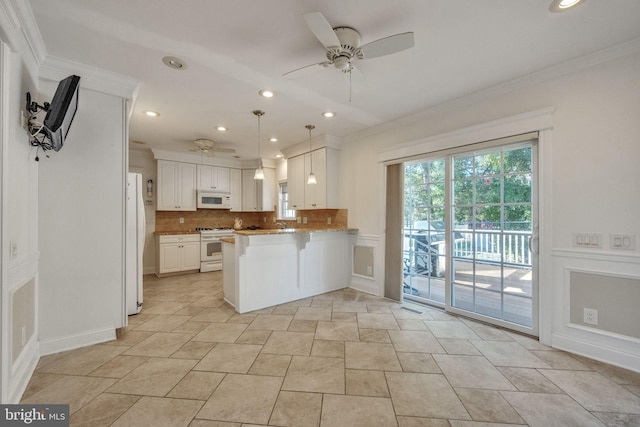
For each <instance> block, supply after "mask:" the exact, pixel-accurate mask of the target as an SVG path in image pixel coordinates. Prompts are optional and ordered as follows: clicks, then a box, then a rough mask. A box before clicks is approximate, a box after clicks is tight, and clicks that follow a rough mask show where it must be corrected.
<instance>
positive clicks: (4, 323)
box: [0, 8, 39, 403]
mask: <svg viewBox="0 0 640 427" xmlns="http://www.w3.org/2000/svg"><path fill="white" fill-rule="evenodd" d="M6 10H7V9H4V8H3V10H2V12H0V18H1V19H0V22H1V23H2V24H3V26H2V28H0V79H1V81H0V94H1V102H2V104H1V105H0V116H1V122H0V132H1V135H0V142H1V147H2V148H1V152H0V153H1V154H0V157H1V159H2V167H1V171H2V177H1V178H0V182H1V186H2V189H1V191H0V194H1V198H2V202H1V204H0V206H1V210H0V218H1V227H2V230H1V232H0V235H1V236H2V242H1V249H0V253H1V254H2V260H1V263H0V264H1V267H2V268H0V270H1V272H2V281H1V283H0V301H1V307H0V369H1V372H0V402H2V403H16V402H17V401H18V400H19V398H20V396H21V394H22V391H23V390H24V388H25V387H26V385H27V382H28V380H29V378H30V376H31V373H32V372H33V370H34V369H35V365H36V363H37V361H38V356H39V354H38V345H37V334H38V330H37V326H36V323H35V321H36V317H37V298H36V295H37V281H38V231H37V228H38V227H37V224H38V164H37V163H36V162H35V161H34V160H33V157H34V151H33V150H32V149H31V147H30V145H29V142H28V137H27V134H26V133H25V132H24V131H23V130H22V129H21V127H20V111H21V110H22V109H24V102H25V95H26V92H27V91H31V92H32V93H35V94H37V83H36V81H37V78H36V75H37V64H36V59H35V57H34V56H33V54H32V52H31V51H30V49H29V47H28V44H27V42H26V40H25V38H24V37H22V35H21V34H20V32H18V31H17V29H16V28H15V27H12V26H11V25H9V24H7V25H6V26H4V24H5V23H7V22H12V23H13V21H7V20H6V19H4V18H5V16H4V15H3V14H4V13H5V11H6ZM5 43H6V44H5ZM11 246H14V248H15V249H16V250H15V253H11ZM26 286H28V287H29V289H27V288H26ZM23 291H26V292H23ZM14 297H15V298H14ZM14 319H17V320H16V321H17V322H18V323H19V324H14ZM31 322H33V323H31ZM23 327H25V332H26V336H25V338H26V341H25V342H24V344H22V340H21V339H19V340H16V339H15V335H16V333H17V332H20V333H21V332H22V328H23Z"/></svg>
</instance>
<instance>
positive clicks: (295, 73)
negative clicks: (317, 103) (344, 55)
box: [282, 61, 332, 79]
mask: <svg viewBox="0 0 640 427" xmlns="http://www.w3.org/2000/svg"><path fill="white" fill-rule="evenodd" d="M331 65H332V63H331V61H324V62H318V63H317V64H311V65H307V66H305V67H302V68H298V69H295V70H292V71H289V72H287V73H284V74H283V75H282V77H286V78H288V79H293V78H296V77H301V76H305V75H307V74H311V73H313V72H315V71H317V70H319V69H320V68H327V67H329V66H331Z"/></svg>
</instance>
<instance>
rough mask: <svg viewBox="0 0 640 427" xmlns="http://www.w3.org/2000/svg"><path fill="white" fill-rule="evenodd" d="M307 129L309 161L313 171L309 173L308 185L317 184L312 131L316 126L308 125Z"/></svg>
mask: <svg viewBox="0 0 640 427" xmlns="http://www.w3.org/2000/svg"><path fill="white" fill-rule="evenodd" d="M305 128H307V129H309V160H310V161H311V170H310V171H309V178H308V179H307V184H317V183H318V181H317V180H316V175H315V174H314V173H313V154H312V153H311V129H315V126H314V125H306V126H305Z"/></svg>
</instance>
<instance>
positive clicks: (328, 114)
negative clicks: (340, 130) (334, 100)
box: [322, 111, 336, 119]
mask: <svg viewBox="0 0 640 427" xmlns="http://www.w3.org/2000/svg"><path fill="white" fill-rule="evenodd" d="M335 116H336V113H334V112H333V111H325V112H324V113H322V117H324V118H325V119H330V118H332V117H335Z"/></svg>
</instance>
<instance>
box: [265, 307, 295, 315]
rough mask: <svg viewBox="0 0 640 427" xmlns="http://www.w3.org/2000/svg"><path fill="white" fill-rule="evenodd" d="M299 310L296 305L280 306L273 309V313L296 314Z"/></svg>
mask: <svg viewBox="0 0 640 427" xmlns="http://www.w3.org/2000/svg"><path fill="white" fill-rule="evenodd" d="M297 311H298V307H296V306H280V307H276V308H274V309H273V311H272V312H271V314H292V315H295V314H296V312H297Z"/></svg>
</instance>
